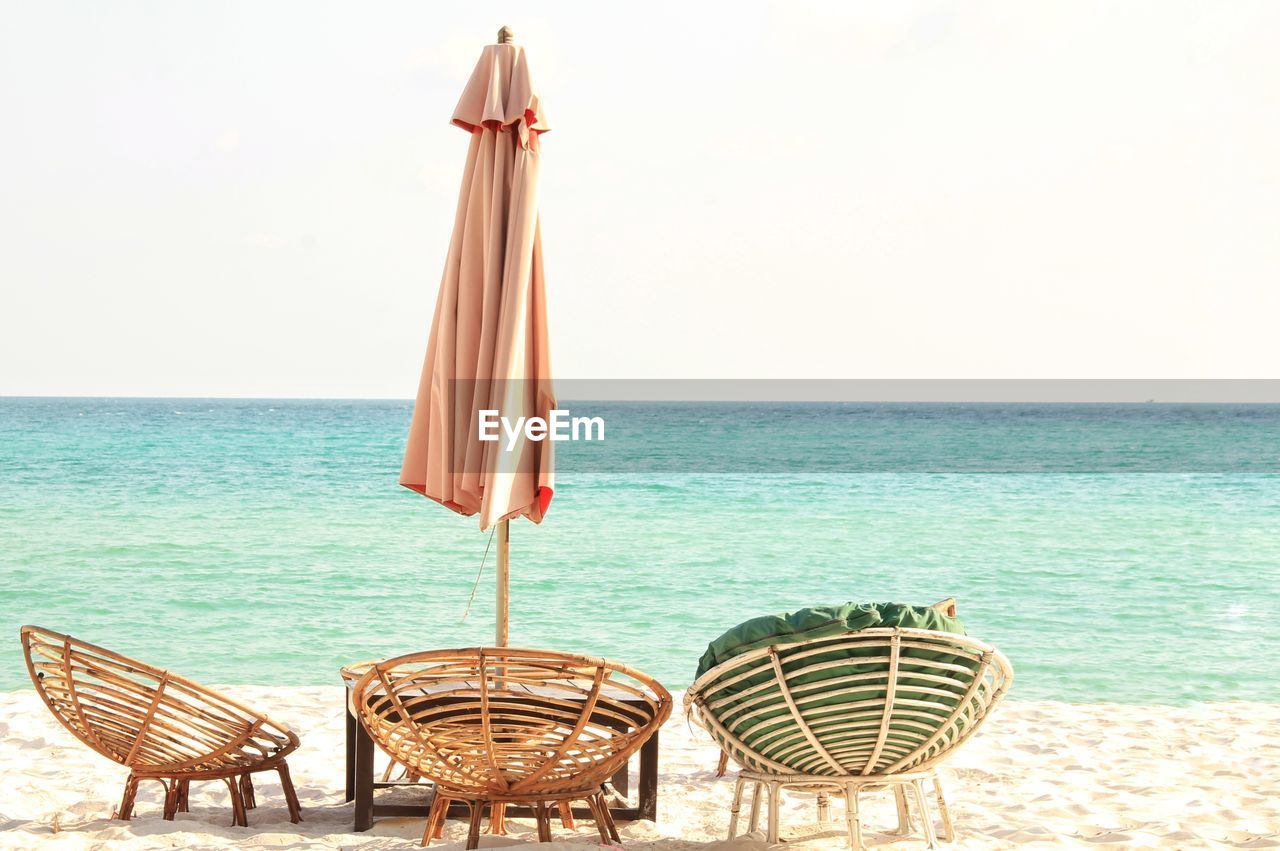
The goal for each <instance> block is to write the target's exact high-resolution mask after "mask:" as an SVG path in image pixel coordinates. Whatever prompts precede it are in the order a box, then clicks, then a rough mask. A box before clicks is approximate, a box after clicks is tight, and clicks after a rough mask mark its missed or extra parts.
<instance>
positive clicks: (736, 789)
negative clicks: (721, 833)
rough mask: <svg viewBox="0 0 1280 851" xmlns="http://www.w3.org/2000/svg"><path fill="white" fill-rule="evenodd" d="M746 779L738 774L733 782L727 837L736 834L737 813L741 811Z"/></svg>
mask: <svg viewBox="0 0 1280 851" xmlns="http://www.w3.org/2000/svg"><path fill="white" fill-rule="evenodd" d="M746 785H747V780H746V778H745V777H743V776H742V775H738V780H737V782H736V783H734V784H733V803H732V804H730V805H729V838H730V839H733V838H734V837H735V836H737V835H738V814H739V813H741V812H742V790H743V789H744V788H746Z"/></svg>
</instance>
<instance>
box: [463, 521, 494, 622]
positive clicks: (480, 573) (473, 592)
mask: <svg viewBox="0 0 1280 851" xmlns="http://www.w3.org/2000/svg"><path fill="white" fill-rule="evenodd" d="M496 531H498V527H497V526H496V525H495V526H494V527H493V528H492V529H490V530H489V540H488V542H487V543H485V545H484V555H483V556H481V557H480V570H479V571H478V572H477V573H476V581H475V584H474V585H472V586H471V596H470V597H468V598H467V608H466V609H465V610H463V612H462V619H463V620H464V621H465V620H466V619H467V615H469V614H471V604H472V603H474V602H475V601H476V590H477V589H478V588H479V587H480V577H482V576H484V563H485V562H486V561H488V560H489V548H490V547H492V546H493V533H494V532H496Z"/></svg>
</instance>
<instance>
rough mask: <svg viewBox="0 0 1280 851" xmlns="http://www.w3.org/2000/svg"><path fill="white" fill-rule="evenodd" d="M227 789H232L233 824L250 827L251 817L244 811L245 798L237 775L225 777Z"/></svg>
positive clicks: (233, 825)
mask: <svg viewBox="0 0 1280 851" xmlns="http://www.w3.org/2000/svg"><path fill="white" fill-rule="evenodd" d="M223 780H224V781H225V782H226V784H227V789H229V790H230V791H231V826H232V827H248V826H249V817H248V815H246V814H245V811H244V798H243V797H242V796H241V795H240V784H239V782H237V778H235V777H224V778H223Z"/></svg>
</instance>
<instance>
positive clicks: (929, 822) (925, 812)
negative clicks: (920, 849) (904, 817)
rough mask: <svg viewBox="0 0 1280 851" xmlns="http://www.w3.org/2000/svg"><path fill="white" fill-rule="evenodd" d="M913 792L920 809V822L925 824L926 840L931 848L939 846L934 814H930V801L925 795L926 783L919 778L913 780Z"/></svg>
mask: <svg viewBox="0 0 1280 851" xmlns="http://www.w3.org/2000/svg"><path fill="white" fill-rule="evenodd" d="M911 794H912V797H914V798H915V799H916V806H917V807H918V808H919V810H920V822H921V823H922V824H923V825H924V841H925V842H926V843H928V845H929V847H930V848H937V847H938V836H937V834H935V833H934V832H933V816H932V815H930V814H929V802H928V801H926V800H925V797H924V784H923V783H921V782H920V781H919V780H913V781H912V782H911Z"/></svg>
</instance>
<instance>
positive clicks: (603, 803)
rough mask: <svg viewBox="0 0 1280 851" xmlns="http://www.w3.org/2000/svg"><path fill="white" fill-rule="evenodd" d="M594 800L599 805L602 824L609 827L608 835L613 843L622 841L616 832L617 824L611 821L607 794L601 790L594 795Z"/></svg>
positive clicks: (611, 815)
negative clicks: (602, 819)
mask: <svg viewBox="0 0 1280 851" xmlns="http://www.w3.org/2000/svg"><path fill="white" fill-rule="evenodd" d="M596 801H597V802H598V803H599V806H600V815H602V816H604V826H605V827H607V828H608V829H609V837H610V838H611V839H613V841H614V842H615V843H620V842H622V837H621V836H620V835H619V834H618V826H617V825H616V824H614V822H613V813H611V812H609V796H608V795H606V794H604V793H603V792H601V793H600V794H599V795H598V796H596Z"/></svg>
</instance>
